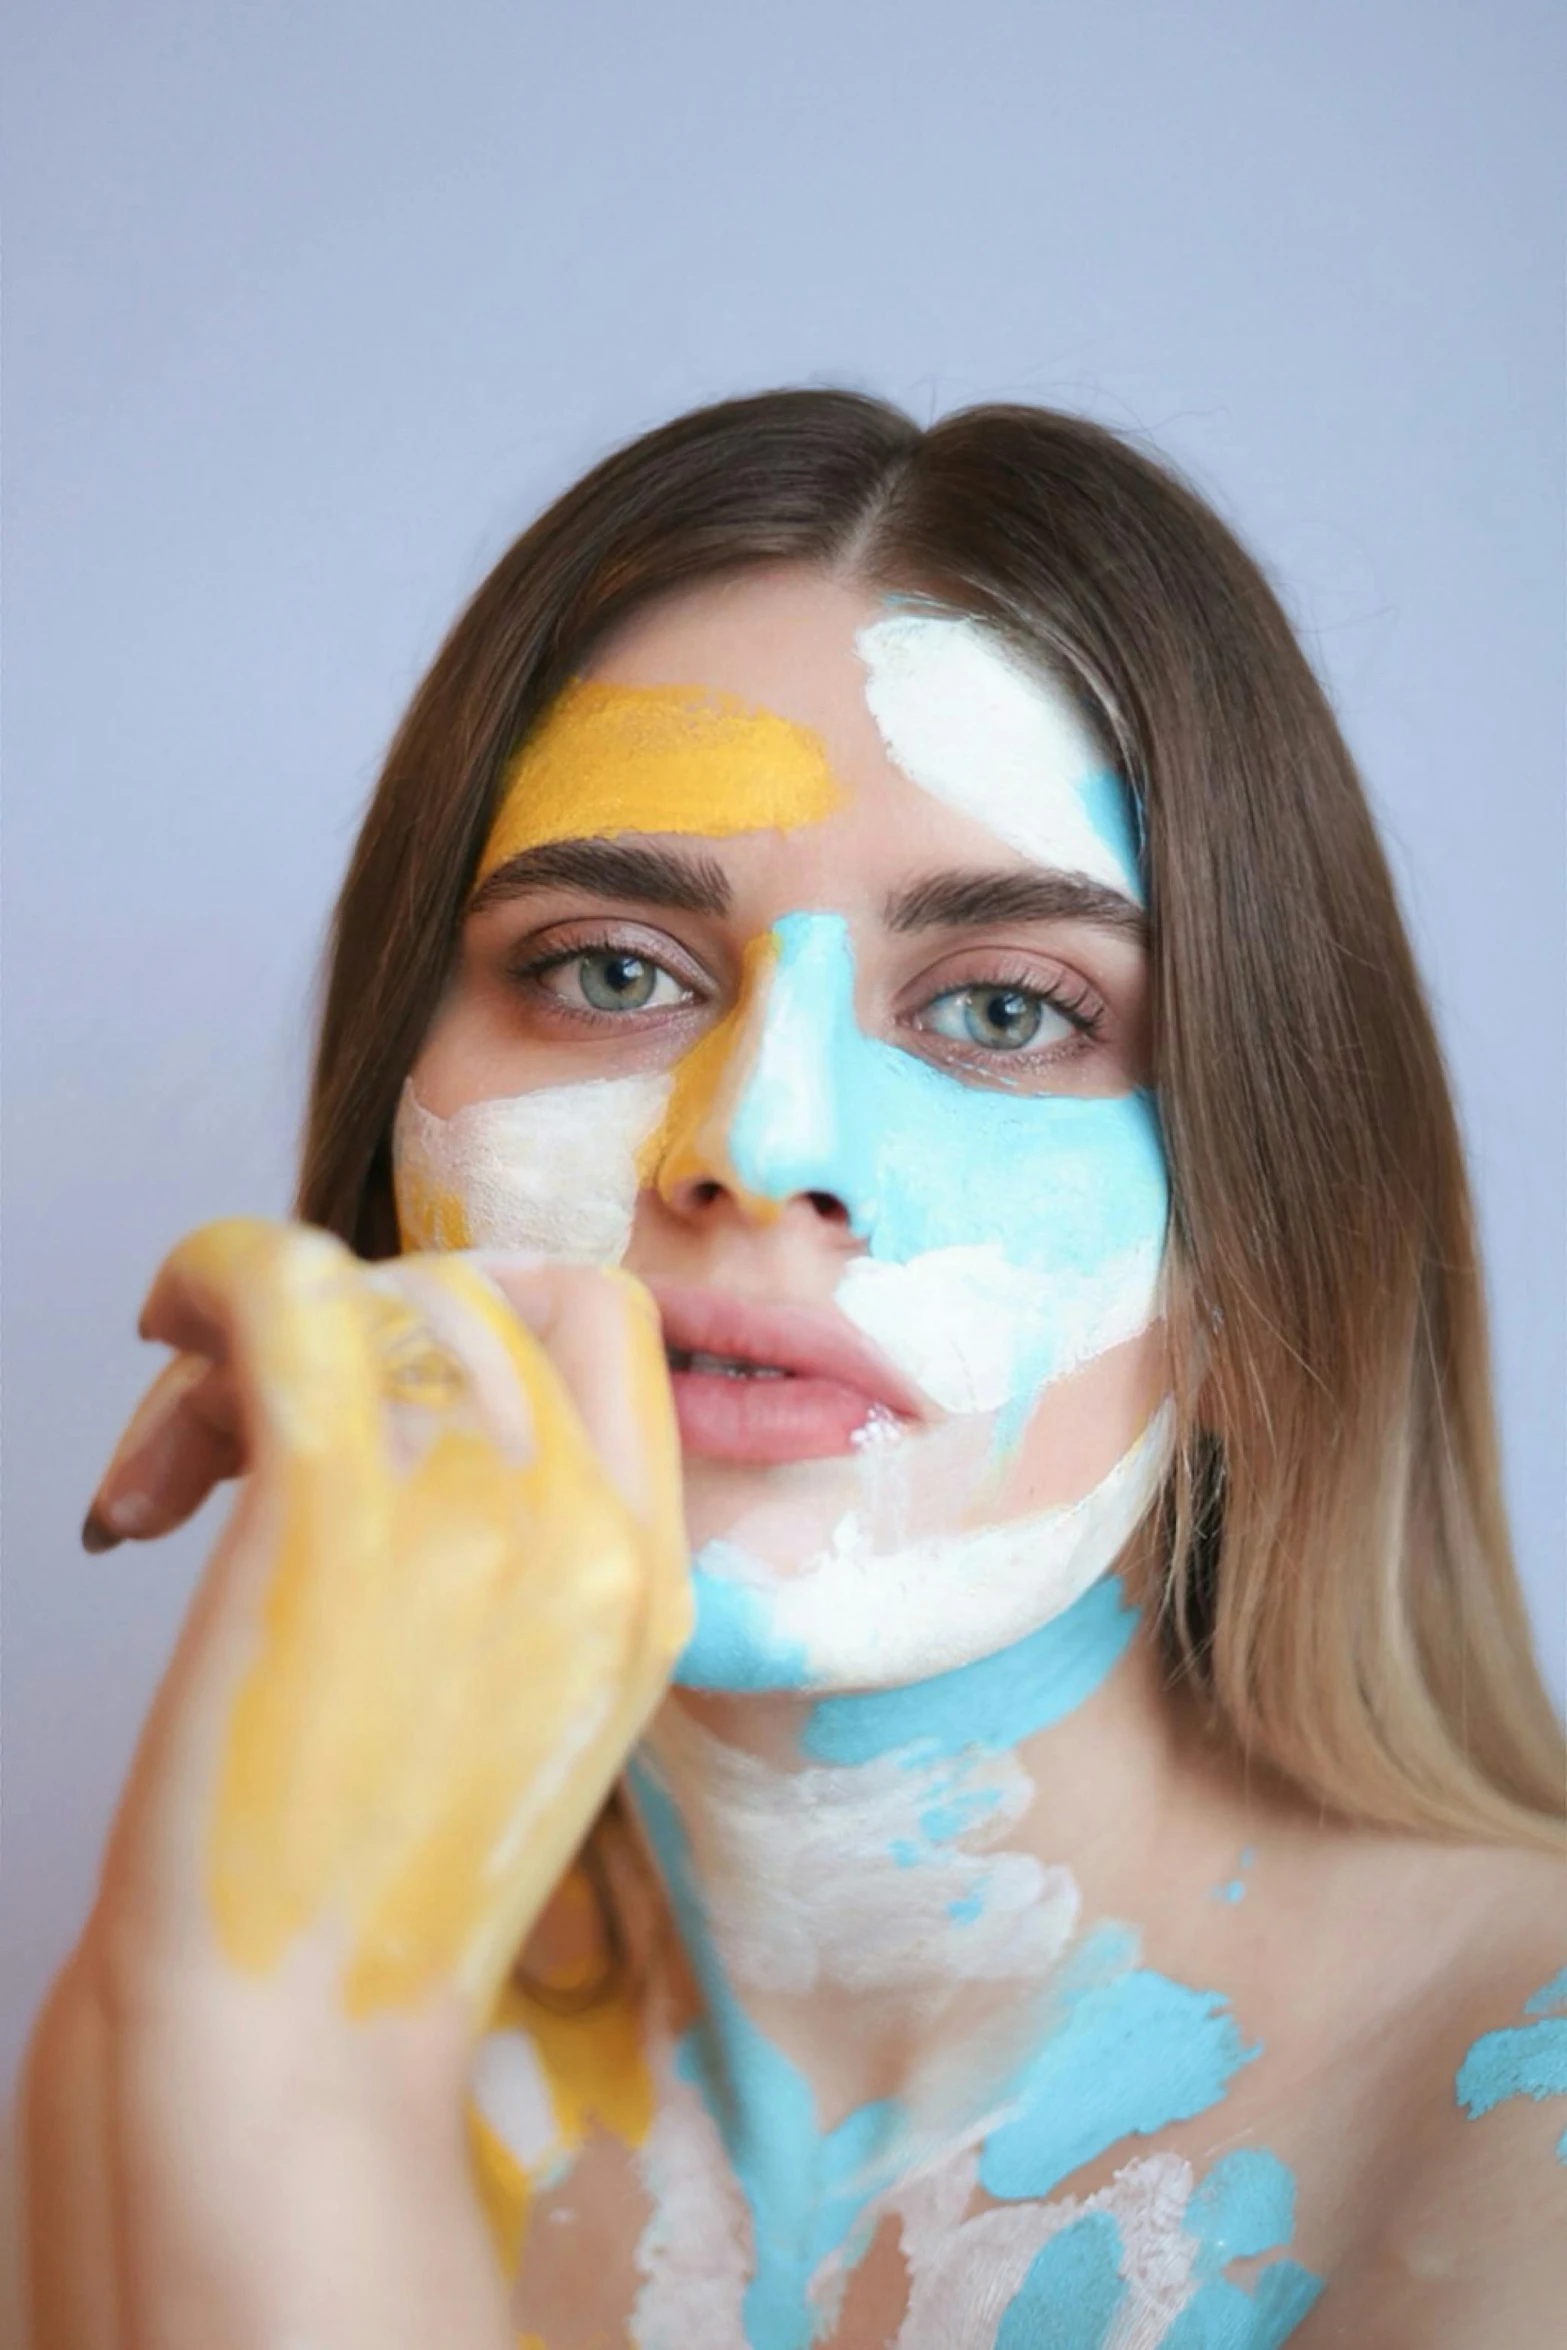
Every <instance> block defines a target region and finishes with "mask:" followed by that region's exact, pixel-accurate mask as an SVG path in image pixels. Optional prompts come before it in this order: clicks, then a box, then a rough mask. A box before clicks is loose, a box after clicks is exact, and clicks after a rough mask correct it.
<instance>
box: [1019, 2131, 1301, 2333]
mask: <svg viewBox="0 0 1567 2350" xmlns="http://www.w3.org/2000/svg"><path fill="white" fill-rule="evenodd" d="M1185 2224H1186V2229H1187V2232H1188V2233H1189V2234H1190V2235H1191V2236H1193V2237H1194V2238H1195V2239H1196V2253H1195V2258H1194V2261H1193V2283H1194V2286H1195V2290H1194V2292H1193V2294H1192V2297H1191V2299H1190V2300H1189V2301H1188V2302H1187V2304H1186V2307H1185V2308H1184V2309H1183V2310H1182V2311H1181V2312H1180V2313H1179V2315H1178V2316H1177V2317H1176V2318H1175V2319H1174V2320H1173V2321H1172V2323H1171V2325H1170V2326H1169V2327H1168V2328H1167V2329H1166V2331H1165V2333H1164V2334H1163V2336H1162V2337H1161V2346H1160V2350H1277V2346H1278V2345H1279V2344H1280V2343H1282V2342H1283V2341H1285V2340H1286V2338H1287V2337H1288V2336H1289V2335H1290V2334H1291V2333H1293V2331H1294V2330H1295V2328H1296V2326H1297V2325H1298V2324H1299V2323H1300V2321H1301V2319H1302V2318H1303V2317H1304V2316H1305V2314H1306V2312H1307V2311H1308V2310H1309V2309H1310V2308H1311V2306H1312V2304H1313V2302H1314V2301H1315V2300H1316V2298H1317V2296H1318V2294H1319V2293H1320V2292H1321V2290H1322V2285H1321V2280H1320V2279H1319V2278H1317V2277H1314V2276H1313V2275H1312V2273H1311V2271H1310V2270H1309V2269H1306V2268H1302V2267H1301V2265H1300V2263H1299V2262H1298V2261H1294V2260H1275V2261H1270V2262H1269V2264H1268V2265H1267V2267H1266V2268H1264V2269H1263V2270H1262V2272H1261V2274H1260V2275H1259V2277H1258V2278H1257V2282H1256V2285H1255V2288H1254V2290H1253V2291H1251V2292H1250V2293H1248V2292H1246V2291H1244V2290H1243V2288H1242V2287H1241V2286H1239V2285H1236V2284H1233V2283H1231V2282H1230V2280H1229V2279H1228V2278H1227V2277H1225V2276H1224V2275H1223V2274H1222V2273H1221V2272H1222V2270H1223V2269H1224V2268H1225V2267H1226V2266H1227V2265H1228V2263H1229V2262H1230V2261H1232V2260H1248V2259H1255V2258H1256V2257H1257V2256H1258V2255H1260V2254H1261V2253H1264V2252H1271V2251H1273V2250H1274V2249H1275V2247H1277V2246H1279V2245H1282V2244H1287V2243H1288V2242H1289V2239H1290V2236H1291V2234H1292V2233H1293V2231H1294V2225H1295V2182H1294V2179H1293V2178H1292V2176H1291V2174H1290V2172H1289V2171H1288V2169H1287V2168H1286V2167H1285V2165H1284V2164H1283V2163H1282V2162H1280V2161H1279V2159H1278V2157H1277V2156H1276V2155H1273V2154H1269V2153H1267V2152H1266V2151H1265V2150H1263V2149H1260V2148H1244V2149H1242V2150H1241V2151H1239V2152H1237V2153H1234V2154H1227V2155H1225V2156H1224V2157H1223V2158H1222V2160H1221V2161H1219V2162H1217V2163H1215V2164H1214V2166H1213V2168H1212V2170H1211V2171H1209V2172H1208V2174H1207V2176H1206V2178H1204V2179H1203V2180H1202V2181H1201V2183H1200V2184H1199V2186H1198V2187H1197V2189H1196V2190H1195V2192H1194V2193H1193V2196H1192V2199H1191V2201H1190V2203H1189V2204H1188V2205H1187V2208H1186V2218H1185ZM1124 2265H1125V2258H1124V2252H1123V2248H1122V2244H1121V2236H1120V2230H1119V2229H1118V2227H1117V2226H1116V2223H1115V2220H1114V2218H1113V2217H1112V2216H1111V2214H1110V2213H1108V2212H1104V2211H1090V2212H1085V2213H1084V2215H1083V2217H1082V2218H1081V2219H1078V2220H1074V2221H1073V2222H1072V2224H1071V2226H1070V2227H1068V2228H1065V2229H1063V2230H1062V2232H1061V2233H1060V2235H1058V2236H1053V2237H1052V2238H1051V2239H1050V2241H1049V2243H1048V2244H1046V2245H1045V2247H1044V2249H1043V2250H1042V2251H1041V2252H1040V2253H1039V2254H1038V2256H1037V2258H1036V2259H1035V2260H1034V2262H1033V2264H1032V2266H1031V2267H1030V2269H1029V2271H1028V2274H1027V2276H1026V2277H1025V2278H1024V2280H1023V2283H1022V2286H1021V2287H1020V2289H1019V2291H1018V2292H1017V2294H1016V2295H1015V2296H1014V2298H1013V2299H1012V2300H1011V2301H1010V2302H1009V2303H1008V2305H1007V2308H1006V2312H1005V2314H1004V2316H1003V2317H1002V2321H1001V2324H1000V2327H999V2328H998V2330H997V2333H996V2342H995V2350H1101V2345H1102V2344H1103V2343H1104V2341H1105V2340H1106V2338H1107V2336H1108V2334H1109V2331H1110V2327H1111V2325H1112V2322H1113V2321H1114V2319H1115V2317H1116V2315H1117V2312H1118V2310H1119V2309H1120V2306H1121V2302H1122V2298H1123V2290H1124V2289H1123V2282H1122V2276H1123V2270H1124Z"/></svg>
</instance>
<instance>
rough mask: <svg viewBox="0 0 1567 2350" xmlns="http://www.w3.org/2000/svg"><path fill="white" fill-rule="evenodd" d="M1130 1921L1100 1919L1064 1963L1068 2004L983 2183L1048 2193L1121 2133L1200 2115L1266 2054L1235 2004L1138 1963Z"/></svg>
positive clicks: (1012, 2194)
mask: <svg viewBox="0 0 1567 2350" xmlns="http://www.w3.org/2000/svg"><path fill="white" fill-rule="evenodd" d="M1136 1956H1137V1939H1136V1936H1135V1935H1134V1934H1132V1933H1131V1932H1130V1931H1129V1930H1128V1929H1127V1928H1126V1927H1124V1926H1115V1925H1102V1926H1097V1927H1095V1929H1094V1930H1093V1932H1092V1933H1090V1934H1089V1935H1087V1936H1086V1937H1085V1939H1084V1940H1083V1942H1082V1943H1081V1944H1080V1945H1079V1947H1078V1949H1077V1951H1076V1952H1075V1953H1074V1954H1073V1956H1072V1958H1071V1959H1070V1960H1069V1961H1068V1963H1067V1966H1066V1969H1065V1970H1064V1976H1063V1981H1062V1984H1061V1987H1060V1990H1059V1993H1058V1996H1057V2011H1056V2013H1055V2015H1054V2016H1053V2017H1052V2019H1051V2028H1050V2029H1049V2031H1048V2033H1047V2035H1046V2037H1045V2039H1044V2042H1043V2044H1042V2045H1041V2047H1040V2048H1039V2049H1038V2050H1037V2052H1036V2053H1035V2055H1034V2056H1033V2058H1032V2059H1031V2061H1030V2062H1029V2064H1028V2065H1027V2066H1026V2067H1025V2069H1024V2071H1023V2073H1022V2076H1021V2078H1020V2080H1019V2082H1018V2084H1017V2087H1016V2089H1015V2091H1014V2094H1013V2098H1012V2112H1011V2115H1010V2117H1009V2119H1007V2120H1006V2121H1004V2122H1002V2123H1000V2124H999V2125H998V2127H997V2128H996V2129H994V2130H993V2131H992V2132H991V2134H990V2136H989V2137H988V2138H987V2139H986V2141H985V2145H984V2149H983V2151H982V2153H981V2155H980V2164H979V2176H980V2184H981V2185H982V2186H983V2187H984V2188H985V2190H986V2192H987V2193H988V2194H991V2195H994V2196H996V2197H998V2198H1000V2199H1002V2200H1004V2201H1020V2200H1024V2199H1033V2198H1038V2197H1041V2196H1045V2195H1048V2194H1050V2193H1051V2191H1052V2190H1053V2189H1054V2188H1055V2187H1057V2186H1059V2184H1060V2183H1061V2181H1062V2180H1063V2179H1066V2178H1069V2177H1070V2176H1071V2174H1072V2172H1073V2171H1075V2170H1077V2169H1078V2168H1079V2166H1080V2165H1081V2164H1083V2163H1085V2162H1091V2161H1092V2160H1093V2159H1094V2157H1095V2156H1096V2155H1099V2154H1103V2153H1104V2152H1106V2150H1107V2149H1108V2148H1109V2147H1111V2146H1114V2145H1115V2144H1117V2143H1118V2141H1119V2140H1120V2139H1122V2138H1127V2137H1147V2136H1151V2135H1152V2134H1153V2133H1154V2132H1155V2131H1156V2130H1162V2129H1164V2128H1166V2127H1167V2126H1168V2124H1170V2123H1171V2122H1178V2121H1189V2120H1190V2119H1191V2117H1192V2116H1193V2115H1194V2114H1198V2113H1204V2112H1206V2111H1207V2109H1208V2108H1209V2106H1212V2105H1217V2104H1218V2102H1219V2100H1220V2098H1221V2097H1223V2095H1224V2093H1225V2090H1226V2088H1227V2087H1228V2085H1229V2082H1230V2079H1231V2077H1232V2075H1233V2074H1235V2073H1236V2072H1238V2071H1239V2070H1240V2068H1241V2066H1242V2065H1245V2064H1250V2063H1251V2062H1252V2061H1253V2059H1254V2058H1255V2057H1257V2056H1258V2055H1260V2054H1261V2050H1260V2049H1259V2048H1257V2047H1250V2048H1248V2047H1247V2046H1246V2045H1245V2044H1244V2043H1243V2041H1242V2039H1241V2036H1240V2032H1239V2030H1238V2029H1237V2027H1236V2023H1235V2019H1234V2017H1233V2016H1232V2015H1231V2013H1230V2009H1229V2004H1228V2002H1227V2001H1226V2000H1225V1999H1223V1998H1222V1997H1221V1996H1220V1994H1219V1993H1218V1992H1216V1991H1193V1990H1189V1989H1188V1988H1187V1987H1186V1985H1185V1984H1183V1983H1174V1982H1171V1980H1170V1979H1169V1977H1168V1976H1167V1975H1161V1974H1157V1973H1155V1972H1154V1970H1153V1969H1152V1968H1150V1967H1140V1966H1138V1965H1136V1964H1135V1960H1136Z"/></svg>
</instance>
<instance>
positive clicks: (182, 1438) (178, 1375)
mask: <svg viewBox="0 0 1567 2350" xmlns="http://www.w3.org/2000/svg"><path fill="white" fill-rule="evenodd" d="M242 1459H243V1450H242V1446H241V1444H240V1442H239V1431H238V1427H237V1424H236V1411H235V1403H234V1395H233V1384H232V1381H231V1380H230V1379H229V1378H228V1377H227V1375H226V1374H225V1373H223V1372H221V1371H219V1370H217V1369H215V1368H214V1366H213V1365H212V1364H211V1363H210V1362H208V1361H207V1359H206V1358H205V1357H204V1356H202V1355H191V1354H181V1355H176V1357H175V1358H174V1360H173V1362H171V1363H166V1364H165V1365H164V1367H163V1369H162V1370H161V1371H160V1372H159V1373H158V1376H157V1378H156V1379H154V1381H153V1383H152V1385H151V1386H150V1387H149V1388H148V1390H147V1392H146V1394H145V1395H144V1396H143V1397H142V1399H141V1402H140V1403H139V1404H138V1405H137V1407H136V1409H135V1411H134V1412H133V1413H132V1415H131V1417H130V1420H129V1422H128V1423H127V1425H126V1428H125V1432H124V1434H123V1435H122V1436H121V1438H120V1440H119V1442H118V1444H116V1446H115V1448H114V1451H113V1452H112V1453H111V1455H110V1457H109V1461H108V1465H107V1467H106V1468H105V1469H104V1472H103V1475H102V1476H101V1477H100V1478H99V1480H98V1485H97V1488H96V1490H95V1492H94V1494H93V1498H92V1501H91V1503H90V1504H89V1507H88V1511H87V1517H86V1521H85V1523H84V1525H83V1527H82V1542H83V1546H84V1547H85V1548H86V1549H87V1550H90V1551H103V1550H112V1549H113V1548H114V1546H115V1544H116V1543H118V1542H120V1541H122V1540H125V1539H127V1538H130V1539H134V1540H139V1541H150V1540H152V1539H153V1538H154V1537H156V1536H157V1535H160V1534H167V1533H169V1532H170V1531H171V1530H172V1528H174V1527H175V1526H178V1525H182V1524H183V1523H184V1521H185V1519H186V1518H188V1517H190V1516H191V1514H192V1513H193V1512H194V1511H195V1510H197V1509H198V1508H199V1507H200V1505H201V1503H202V1502H203V1501H204V1500H205V1499H206V1497H207V1495H208V1493H209V1492H210V1491H211V1490H212V1487H213V1486H214V1485H215V1484H216V1483H217V1482H218V1480H219V1479H220V1478H222V1477H231V1476H234V1475H236V1474H237V1473H238V1470H239V1468H240V1466H241V1465H242Z"/></svg>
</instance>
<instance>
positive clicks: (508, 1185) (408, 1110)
mask: <svg viewBox="0 0 1567 2350" xmlns="http://www.w3.org/2000/svg"><path fill="white" fill-rule="evenodd" d="M669 1087H670V1079H669V1077H668V1075H667V1074H659V1075H653V1076H633V1077H608V1078H590V1079H587V1080H585V1081H584V1082H583V1083H582V1084H580V1085H550V1086H543V1087H540V1088H539V1089H538V1090H537V1091H536V1092H533V1093H520V1094H510V1095H506V1096H503V1097H501V1098H499V1099H496V1100H494V1101H483V1102H471V1103H469V1104H468V1106H467V1107H466V1108H464V1109H461V1110H458V1111H456V1112H455V1113H454V1115H453V1116H452V1117H450V1118H438V1117H437V1116H436V1114H435V1112H434V1111H433V1110H428V1109H426V1108H425V1106H424V1104H423V1103H422V1102H421V1101H419V1100H418V1099H417V1097H416V1095H415V1093H414V1090H413V1086H412V1083H411V1082H410V1083H409V1084H407V1085H405V1086H404V1088H403V1095H402V1100H401V1101H400V1102H399V1104H398V1109H397V1120H396V1124H395V1126H394V1128H393V1133H392V1161H393V1169H394V1175H395V1181H396V1189H397V1201H398V1212H399V1216H400V1218H401V1220H402V1223H403V1228H404V1238H405V1241H406V1242H407V1243H408V1245H410V1246H412V1247H416V1248H425V1247H431V1246H438V1245H440V1243H439V1241H438V1239H437V1238H436V1237H435V1235H433V1234H431V1233H428V1232H425V1231H422V1230H421V1229H420V1228H419V1226H420V1215H419V1203H420V1202H421V1200H423V1199H427V1198H430V1197H432V1196H433V1197H435V1198H437V1199H452V1200H455V1201H457V1202H458V1203H459V1204H460V1206H461V1208H462V1212H463V1217H464V1221H465V1222H466V1224H467V1228H468V1238H469V1240H470V1242H471V1244H472V1246H473V1247H475V1248H494V1249H537V1250H538V1251H539V1252H540V1253H541V1254H542V1255H545V1256H549V1257H557V1258H561V1259H565V1260H568V1261H572V1262H580V1263H585V1264H598V1265H614V1264H618V1263H619V1262H620V1260H621V1258H622V1257H623V1256H624V1255H625V1252H626V1244H627V1242H628V1241H629V1239H630V1237H631V1220H632V1217H633V1215H634V1214H635V1211H636V1203H637V1189H638V1175H637V1153H638V1151H639V1150H640V1148H641V1147H642V1145H643V1144H644V1143H645V1142H646V1141H647V1139H648V1137H649V1136H650V1135H651V1134H652V1133H653V1132H654V1131H655V1129H656V1127H657V1125H658V1121H659V1118H660V1117H661V1115H662V1113H663V1110H664V1105H665V1103H666V1102H667V1101H668V1098H669Z"/></svg>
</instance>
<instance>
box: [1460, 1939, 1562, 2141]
mask: <svg viewBox="0 0 1567 2350" xmlns="http://www.w3.org/2000/svg"><path fill="white" fill-rule="evenodd" d="M1564 2009H1567V1967H1564V1968H1563V1969H1562V1971H1561V1973H1560V1974H1557V1975H1553V1976H1552V1977H1551V1980H1550V1981H1549V1982H1548V1983H1544V1984H1542V1985H1541V1987H1540V1989H1539V1990H1538V1991H1535V1992H1533V1993H1531V1995H1530V1996H1529V1998H1527V1999H1526V2000H1525V2001H1524V2010H1523V2011H1524V2014H1525V2015H1526V2016H1529V2017H1531V2018H1532V2019H1534V2020H1532V2021H1531V2022H1529V2023H1526V2024H1512V2025H1509V2026H1507V2027H1506V2028H1505V2029H1504V2030H1502V2031H1499V2032H1482V2033H1481V2035H1480V2037H1479V2039H1478V2040H1476V2041H1475V2042H1474V2044H1473V2046H1472V2047H1471V2048H1470V2049H1469V2051H1468V2053H1467V2055H1466V2056H1465V2058H1464V2061H1463V2063H1462V2064H1461V2065H1460V2066H1459V2068H1458V2072H1457V2074H1456V2076H1455V2078H1454V2081H1453V2094H1454V2096H1455V2097H1456V2098H1457V2101H1458V2103H1459V2105H1460V2106H1461V2107H1462V2108H1463V2110H1464V2112H1465V2113H1466V2114H1467V2115H1468V2116H1469V2119H1470V2120H1471V2121H1477V2120H1478V2119H1479V2117H1480V2115H1481V2114H1483V2113H1489V2112H1491V2110H1492V2108H1493V2107H1495V2106H1498V2105H1501V2104H1503V2103H1505V2101H1506V2100H1507V2099H1508V2098H1510V2097H1534V2098H1545V2097H1567V2013H1563V2012H1561V2011H1562V2010H1564ZM1556 2159H1557V2161H1558V2162H1567V2131H1564V2132H1563V2133H1562V2136H1561V2137H1560V2138H1559V2139H1558V2140H1557V2144H1556Z"/></svg>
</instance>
